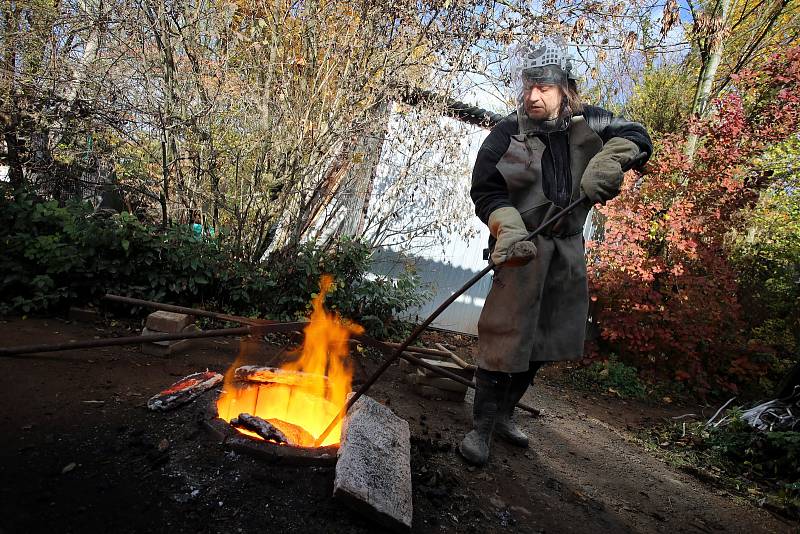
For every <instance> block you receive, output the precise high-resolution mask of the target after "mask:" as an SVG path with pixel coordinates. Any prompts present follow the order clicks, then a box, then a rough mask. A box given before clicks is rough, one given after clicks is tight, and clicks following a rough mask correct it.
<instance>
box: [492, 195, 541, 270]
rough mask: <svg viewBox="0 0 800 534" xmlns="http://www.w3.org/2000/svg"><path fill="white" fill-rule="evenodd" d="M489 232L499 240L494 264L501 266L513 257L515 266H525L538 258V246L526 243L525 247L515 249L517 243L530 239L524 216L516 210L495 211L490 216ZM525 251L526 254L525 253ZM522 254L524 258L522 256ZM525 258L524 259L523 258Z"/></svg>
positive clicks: (507, 208)
mask: <svg viewBox="0 0 800 534" xmlns="http://www.w3.org/2000/svg"><path fill="white" fill-rule="evenodd" d="M489 231H490V232H491V234H492V235H493V236H494V237H495V239H497V243H495V245H494V250H492V263H494V264H495V265H500V264H502V263H505V262H506V261H507V260H509V259H510V258H509V255H512V256H513V258H511V259H513V260H514V261H513V262H511V263H513V264H514V265H519V264H524V263H527V262H528V261H530V260H532V259H533V258H535V257H536V246H535V245H534V244H533V243H530V242H529V243H530V245H529V246H528V244H527V243H526V245H525V246H520V247H514V245H515V244H516V243H518V242H519V241H522V240H523V239H525V238H526V237H528V230H527V229H526V228H525V223H524V222H523V221H522V216H521V215H520V214H519V211H517V209H516V208H512V207H505V208H498V209H496V210H494V211H493V212H492V213H491V214H490V215H489ZM523 251H524V252H523ZM520 253H522V256H520ZM523 256H524V257H523Z"/></svg>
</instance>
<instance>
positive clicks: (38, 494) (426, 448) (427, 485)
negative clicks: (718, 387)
mask: <svg viewBox="0 0 800 534" xmlns="http://www.w3.org/2000/svg"><path fill="white" fill-rule="evenodd" d="M0 327H1V328H0V346H12V345H20V344H29V343H44V342H59V341H67V340H72V339H74V340H78V339H87V338H88V339H91V338H94V337H107V336H112V335H114V336H119V335H130V334H131V331H130V330H129V328H131V327H130V326H126V325H117V326H108V324H107V323H106V324H104V325H91V324H85V323H71V322H68V321H65V320H62V319H58V318H49V319H27V320H22V319H21V318H10V319H7V320H5V321H0ZM436 340H446V341H448V342H449V343H451V344H452V345H455V346H457V347H458V349H457V352H458V353H459V354H460V355H462V356H469V355H470V353H471V350H472V345H473V342H474V341H473V340H472V339H471V338H469V337H467V336H452V335H451V336H443V334H440V333H433V334H431V335H430V336H429V339H428V340H427V343H431V342H433V341H436ZM246 350H247V352H248V354H249V357H248V362H250V363H258V364H271V363H273V364H274V363H275V362H276V361H278V360H280V359H281V357H282V355H283V354H285V348H284V347H281V346H275V345H269V344H266V343H263V344H253V343H249V344H248V345H247V349H246ZM239 352H240V343H239V341H238V340H236V339H215V340H211V339H209V340H202V341H197V342H195V343H194V344H193V346H192V347H191V348H190V349H189V350H187V351H186V352H183V353H181V354H178V355H176V356H173V357H171V358H166V359H165V358H159V357H154V356H146V355H144V354H142V353H141V352H140V351H139V348H138V346H127V347H113V348H104V349H93V350H82V351H77V350H75V351H65V352H59V353H49V354H41V355H32V356H20V357H14V358H10V357H5V358H0V402H1V403H2V406H3V409H2V411H1V412H0V454H1V455H2V459H0V534H11V533H14V534H17V533H20V534H22V533H34V532H48V533H51V532H64V533H71V532H75V533H93V532H115V533H125V532H148V533H149V532H170V533H175V534H178V533H190V532H191V533H205V532H209V533H211V532H226V533H228V532H233V533H237V532H243V533H246V532H303V533H316V532H335V533H339V532H344V533H361V532H380V531H381V529H380V528H378V527H376V526H375V525H374V524H372V523H370V522H368V521H367V520H366V519H364V518H363V517H361V516H359V515H357V514H356V513H354V512H350V511H349V510H348V509H346V508H344V507H343V506H341V505H340V504H338V503H337V502H335V501H334V500H333V499H332V498H331V493H332V487H333V478H334V471H333V468H332V467H288V466H280V465H271V464H268V463H266V462H264V461H259V460H255V459H253V458H250V457H248V456H243V455H240V454H236V453H233V452H231V451H226V450H224V449H222V448H221V447H220V446H219V444H218V443H217V442H216V441H215V440H214V439H213V437H212V435H211V434H210V433H208V432H206V431H205V430H203V429H202V428H201V427H200V426H199V425H198V424H197V420H196V418H194V417H192V416H190V415H188V414H190V413H191V411H190V410H188V409H179V410H177V411H174V412H170V413H167V414H163V413H153V412H150V411H148V410H147V409H146V408H145V402H146V400H147V399H148V398H149V397H150V396H151V395H153V394H154V393H156V392H158V391H159V390H161V389H163V388H165V387H166V386H168V385H170V384H171V383H173V382H174V381H176V380H177V379H178V378H179V377H182V376H185V375H187V374H190V373H192V372H195V371H198V370H205V369H206V368H208V369H211V370H216V371H220V372H224V371H225V370H226V369H227V368H228V366H229V365H231V364H232V363H233V361H234V360H235V359H236V357H237V355H238V354H239ZM376 365H377V361H373V360H370V359H367V358H364V357H363V356H362V357H361V358H360V361H359V364H358V368H359V369H358V374H357V377H356V380H359V379H360V380H363V378H364V376H365V373H367V372H368V371H369V370H371V369H373V368H375V366H376ZM548 375H552V372H550V373H545V377H544V379H543V380H540V381H539V384H537V386H536V387H534V388H533V389H532V390H530V391H529V392H528V394H527V395H526V398H525V399H524V401H525V402H527V403H528V404H532V405H534V406H536V407H537V408H540V409H541V410H542V416H540V417H538V418H533V417H531V416H528V415H525V414H522V413H521V412H518V414H517V418H518V419H519V421H520V422H521V424H522V426H523V427H524V429H525V430H526V431H527V432H528V433H529V435H530V436H531V447H530V448H529V449H528V450H520V449H515V448H513V447H511V446H508V445H506V444H504V443H502V442H495V443H494V445H493V451H492V459H491V461H490V463H489V465H487V466H486V467H484V468H478V469H476V468H473V467H468V466H467V465H466V464H465V463H464V462H463V460H462V459H461V458H460V457H459V456H458V454H457V452H456V446H457V444H458V442H459V440H460V439H461V437H462V436H463V434H464V433H465V432H466V431H467V429H468V427H469V422H470V417H469V410H470V409H471V408H470V405H469V404H468V403H466V402H447V401H436V400H427V399H423V398H420V397H417V396H416V395H414V394H413V393H411V392H410V391H409V390H408V389H407V388H408V386H406V385H405V384H404V383H403V382H402V381H401V379H400V372H399V370H398V368H397V366H393V367H392V368H390V370H389V372H388V373H387V375H386V376H385V377H384V378H383V379H382V380H381V381H379V382H378V384H377V385H376V386H375V387H374V388H373V389H372V391H371V393H370V395H371V396H372V397H373V398H375V399H376V400H378V401H379V402H382V403H384V404H386V405H388V406H389V407H391V408H392V410H394V412H395V413H397V414H398V415H399V416H401V417H403V418H405V419H406V420H407V421H408V422H409V424H410V425H411V431H412V460H411V461H412V473H413V487H414V524H413V531H414V532H431V533H432V532H548V533H553V532H586V533H590V532H591V533H599V532H697V531H699V532H747V533H756V532H798V531H800V525H798V524H797V523H790V522H787V521H786V520H784V519H781V518H779V517H776V516H773V515H771V514H770V513H768V512H767V511H765V510H762V509H758V508H756V507H754V506H752V505H750V504H749V503H747V502H743V501H741V500H737V499H736V498H734V497H732V496H730V495H728V494H726V493H724V492H722V491H720V490H717V489H714V488H710V487H707V486H705V485H704V484H703V483H702V482H700V481H698V480H697V479H695V478H693V477H691V476H689V475H687V474H684V473H681V472H678V471H675V470H673V469H671V468H669V467H668V466H666V465H665V464H663V463H662V462H660V461H659V460H657V459H655V458H654V457H652V456H650V455H649V454H648V453H647V451H645V450H644V449H643V448H641V447H640V446H638V445H637V444H636V443H635V442H634V441H633V440H632V439H631V438H630V435H629V432H631V431H633V430H636V429H637V428H641V427H642V426H643V425H648V424H651V423H652V422H654V421H656V420H658V419H659V418H661V417H665V416H669V415H675V413H676V412H675V411H674V410H672V411H669V410H664V409H661V408H652V407H646V406H644V405H639V404H635V403H631V402H623V401H620V400H614V399H607V398H603V397H597V396H593V395H588V394H585V393H580V392H576V391H571V390H569V389H568V388H566V387H564V386H561V385H558V384H559V382H558V381H555V380H548V378H547V376H548ZM686 411H691V410H686Z"/></svg>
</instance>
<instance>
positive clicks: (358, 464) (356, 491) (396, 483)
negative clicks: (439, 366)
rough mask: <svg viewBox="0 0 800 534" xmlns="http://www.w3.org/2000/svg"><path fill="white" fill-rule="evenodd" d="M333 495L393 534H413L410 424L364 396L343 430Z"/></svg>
mask: <svg viewBox="0 0 800 534" xmlns="http://www.w3.org/2000/svg"><path fill="white" fill-rule="evenodd" d="M338 455H339V460H338V461H337V462H336V477H335V479H334V482H333V496H334V497H335V498H336V499H338V500H340V501H341V502H342V503H344V504H345V505H346V506H348V507H349V508H351V509H353V510H354V511H356V512H358V513H360V514H362V515H364V516H365V517H368V518H370V519H372V520H373V521H375V522H376V523H378V524H380V525H382V526H383V527H384V528H385V529H388V530H390V531H393V532H409V531H410V530H411V517H412V513H413V503H412V492H411V432H410V430H409V428H408V423H407V422H406V421H405V420H403V419H401V418H399V417H397V416H396V415H395V414H394V413H392V411H391V410H390V409H389V408H387V407H386V406H383V405H381V404H379V403H377V402H375V401H374V400H373V399H371V398H369V397H366V396H365V397H361V398H360V399H359V400H358V402H356V404H355V405H354V406H353V407H352V408H351V409H350V411H349V413H348V415H347V417H346V418H345V420H344V423H343V425H342V440H341V443H340V445H339V453H338Z"/></svg>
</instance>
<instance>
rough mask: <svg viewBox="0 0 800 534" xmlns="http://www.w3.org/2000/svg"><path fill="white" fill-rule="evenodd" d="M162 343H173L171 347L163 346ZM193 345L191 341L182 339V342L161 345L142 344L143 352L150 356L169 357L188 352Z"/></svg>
mask: <svg viewBox="0 0 800 534" xmlns="http://www.w3.org/2000/svg"><path fill="white" fill-rule="evenodd" d="M161 343H172V344H171V345H169V344H168V345H162V344H161ZM190 345H191V340H190V339H181V340H180V341H163V342H160V343H142V352H143V353H145V354H149V355H150V356H161V357H167V356H172V355H173V354H175V353H177V352H180V351H182V350H186V349H188V348H189V346H190Z"/></svg>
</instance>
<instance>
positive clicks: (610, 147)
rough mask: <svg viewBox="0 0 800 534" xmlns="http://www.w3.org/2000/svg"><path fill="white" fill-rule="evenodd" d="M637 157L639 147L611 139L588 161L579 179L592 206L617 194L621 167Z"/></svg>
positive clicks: (624, 141)
mask: <svg viewBox="0 0 800 534" xmlns="http://www.w3.org/2000/svg"><path fill="white" fill-rule="evenodd" d="M638 155H639V146H638V145H637V144H636V143H634V142H633V141H629V140H627V139H623V138H622V137H612V138H611V139H609V140H608V142H607V143H606V144H605V145H603V150H601V151H600V152H598V153H597V155H595V157H593V158H592V159H591V160H589V164H588V165H587V166H586V170H585V171H583V177H582V178H581V189H583V192H584V194H586V196H587V197H588V198H589V200H591V201H592V204H597V203H598V202H599V203H600V204H604V205H605V203H606V202H607V201H609V200H611V199H612V198H614V197H615V196H617V195H618V194H619V191H620V188H621V187H622V175H623V174H624V173H623V172H622V166H623V165H625V164H627V163H628V162H630V161H631V160H632V159H633V158H635V157H636V156H638Z"/></svg>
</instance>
